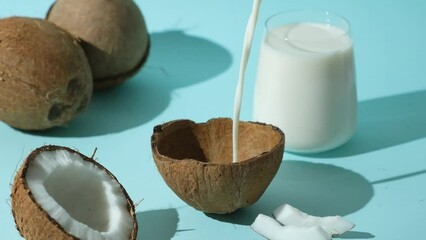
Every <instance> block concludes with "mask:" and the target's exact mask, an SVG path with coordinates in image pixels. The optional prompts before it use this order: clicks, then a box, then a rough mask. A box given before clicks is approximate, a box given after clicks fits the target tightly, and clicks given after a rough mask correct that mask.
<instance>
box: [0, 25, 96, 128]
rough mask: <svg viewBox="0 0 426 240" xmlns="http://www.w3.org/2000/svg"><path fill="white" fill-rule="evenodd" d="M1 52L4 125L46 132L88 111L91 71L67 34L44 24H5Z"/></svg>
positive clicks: (0, 100)
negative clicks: (44, 130)
mask: <svg viewBox="0 0 426 240" xmlns="http://www.w3.org/2000/svg"><path fill="white" fill-rule="evenodd" d="M0 52H1V54H0V120H2V121H4V122H6V123H7V124H9V125H11V126H12V127H15V128H19V129H23V130H43V129H47V128H51V127H54V126H59V125H64V124H65V123H67V122H69V121H70V120H71V119H73V118H74V117H75V116H76V115H77V114H78V113H80V112H82V111H83V110H84V109H85V108H86V106H87V104H88V103H89V101H90V98H91V96H92V90H93V80H92V75H91V70H90V66H89V63H88V61H87V58H86V56H85V54H84V51H83V49H82V48H81V46H80V44H79V43H78V40H77V39H76V38H74V37H73V36H72V35H71V34H69V33H68V32H66V31H65V30H63V29H61V28H59V27H57V26H56V25H54V24H52V23H50V22H47V21H45V20H41V19H33V18H24V17H12V18H5V19H1V20H0Z"/></svg>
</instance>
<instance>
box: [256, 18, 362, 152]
mask: <svg viewBox="0 0 426 240" xmlns="http://www.w3.org/2000/svg"><path fill="white" fill-rule="evenodd" d="M356 112H357V97H356V83H355V66H354V54H353V44H352V39H351V36H350V24H349V22H348V21H347V20H346V19H345V18H343V17H341V16H338V15H336V14H332V13H330V12H322V11H294V12H283V13H278V14H276V15H274V16H272V17H270V18H269V19H268V20H267V21H266V32H265V35H264V39H263V42H262V46H261V48H260V55H259V62H258V68H257V78H256V84H255V93H254V102H253V118H254V120H255V121H259V122H265V123H269V124H273V125H275V126H277V127H279V128H281V130H282V131H283V132H284V133H285V135H286V150H288V151H293V152H301V153H315V152H322V151H326V150H330V149H333V148H336V147H338V146H340V145H341V144H343V143H345V142H346V141H348V140H349V139H350V138H351V136H352V135H353V133H354V131H355V125H356Z"/></svg>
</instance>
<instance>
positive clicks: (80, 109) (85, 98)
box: [75, 95, 89, 113]
mask: <svg viewBox="0 0 426 240" xmlns="http://www.w3.org/2000/svg"><path fill="white" fill-rule="evenodd" d="M88 102H89V97H87V95H85V96H84V97H83V99H81V102H80V106H78V108H77V110H76V111H75V112H76V113H79V112H82V111H83V110H84V109H85V108H86V106H87V103H88Z"/></svg>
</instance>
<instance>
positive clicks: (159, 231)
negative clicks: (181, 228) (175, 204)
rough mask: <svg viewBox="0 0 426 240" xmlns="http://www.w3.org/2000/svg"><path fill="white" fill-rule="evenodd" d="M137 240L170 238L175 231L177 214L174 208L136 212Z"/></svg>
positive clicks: (177, 220) (177, 219) (165, 239)
mask: <svg viewBox="0 0 426 240" xmlns="http://www.w3.org/2000/svg"><path fill="white" fill-rule="evenodd" d="M136 218H137V220H138V226H139V231H138V237H137V240H149V239H156V240H170V239H172V238H173V236H174V235H175V234H176V232H177V227H178V223H179V215H178V212H177V210H176V209H174V208H170V209H161V210H151V211H146V212H138V213H136Z"/></svg>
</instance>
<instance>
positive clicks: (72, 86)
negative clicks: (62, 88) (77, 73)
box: [67, 77, 81, 97]
mask: <svg viewBox="0 0 426 240" xmlns="http://www.w3.org/2000/svg"><path fill="white" fill-rule="evenodd" d="M80 92H81V84H80V81H79V79H78V78H77V77H75V78H73V79H71V80H70V81H69V82H68V86H67V93H68V95H70V96H71V97H74V96H76V95H77V94H79V93H80Z"/></svg>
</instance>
